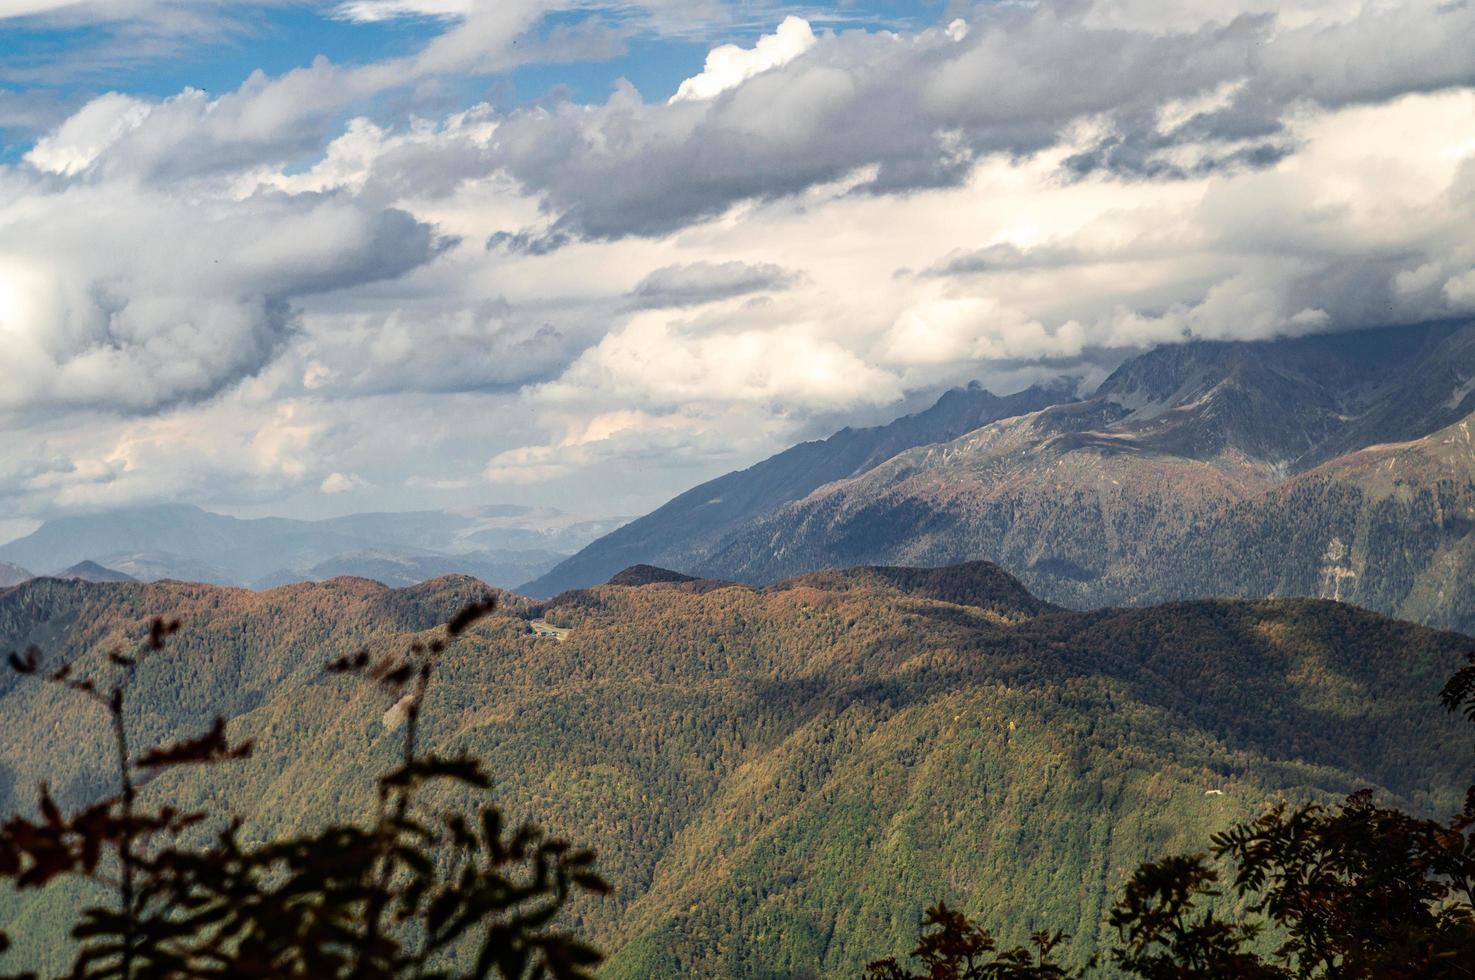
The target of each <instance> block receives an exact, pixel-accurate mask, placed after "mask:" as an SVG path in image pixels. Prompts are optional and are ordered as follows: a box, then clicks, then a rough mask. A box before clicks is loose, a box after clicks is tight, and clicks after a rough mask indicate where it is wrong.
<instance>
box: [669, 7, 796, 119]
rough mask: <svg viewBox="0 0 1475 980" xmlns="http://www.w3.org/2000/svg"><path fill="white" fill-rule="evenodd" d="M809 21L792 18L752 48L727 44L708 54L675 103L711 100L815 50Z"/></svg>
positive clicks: (786, 19) (784, 20)
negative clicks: (810, 50)
mask: <svg viewBox="0 0 1475 980" xmlns="http://www.w3.org/2000/svg"><path fill="white" fill-rule="evenodd" d="M814 41H815V38H814V31H813V30H812V29H811V28H810V26H809V21H807V20H805V19H804V18H802V17H795V16H793V15H792V14H791V15H790V16H788V17H785V18H784V19H783V22H782V23H781V24H779V25H778V29H777V30H776V31H774V32H773V33H772V34H765V35H763V36H762V37H760V38H759V39H758V42H757V43H756V44H754V45H753V46H752V47H751V48H740V47H738V46H737V45H736V44H724V45H722V46H721V47H717V48H713V49H712V50H711V51H709V52H707V61H706V64H705V65H703V66H702V71H701V74H699V75H693V76H692V77H691V78H688V79H686V80H685V81H683V82H682V83H681V84H680V85H679V86H677V88H676V94H675V95H673V96H671V101H672V102H685V101H688V100H696V99H711V98H715V97H717V96H719V95H721V94H722V93H723V92H726V91H727V90H729V89H734V88H737V87H738V86H739V85H741V84H742V83H743V82H745V81H747V80H748V79H750V78H752V77H753V76H754V75H757V74H758V73H759V72H765V71H768V70H769V69H770V68H777V67H778V66H780V65H786V64H788V63H789V62H791V61H793V60H794V59H795V58H797V57H799V56H800V55H801V54H803V53H804V52H806V51H808V50H809V49H810V48H812V47H814Z"/></svg>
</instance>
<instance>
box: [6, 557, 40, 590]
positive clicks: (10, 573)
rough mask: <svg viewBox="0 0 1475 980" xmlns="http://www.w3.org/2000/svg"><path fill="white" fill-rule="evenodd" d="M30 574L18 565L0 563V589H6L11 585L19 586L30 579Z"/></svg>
mask: <svg viewBox="0 0 1475 980" xmlns="http://www.w3.org/2000/svg"><path fill="white" fill-rule="evenodd" d="M32 577H33V576H32V575H31V573H30V572H28V571H26V570H25V569H24V568H21V567H20V566H19V565H12V564H11V563H10V562H8V561H0V589H8V588H10V587H11V586H12V585H20V584H21V583H22V582H24V581H25V580H26V579H28V578H32Z"/></svg>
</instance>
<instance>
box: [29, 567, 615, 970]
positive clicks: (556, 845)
mask: <svg viewBox="0 0 1475 980" xmlns="http://www.w3.org/2000/svg"><path fill="white" fill-rule="evenodd" d="M493 607H494V602H493V599H492V598H491V597H490V596H489V597H487V598H485V599H484V600H482V601H479V602H477V603H475V604H473V605H472V606H469V607H468V608H466V609H464V610H462V611H461V612H460V613H458V614H457V615H456V616H454V617H453V618H452V619H451V620H450V621H449V622H448V623H447V624H446V627H445V630H444V634H443V635H438V636H436V637H435V638H433V639H431V640H429V641H426V642H419V641H417V642H415V643H413V644H412V645H411V646H410V647H409V648H408V649H407V650H404V651H402V652H400V653H396V654H391V655H387V656H383V657H379V658H374V657H371V656H370V654H369V653H368V651H366V650H365V651H361V652H358V653H356V654H352V655H348V656H344V657H340V658H338V659H337V660H334V661H333V662H332V663H330V664H329V665H328V667H327V670H328V672H329V673H332V674H338V675H347V676H352V677H358V678H362V679H363V680H365V681H367V682H369V683H372V684H374V685H375V686H376V687H377V688H378V689H380V690H381V691H382V692H383V693H384V694H385V695H386V696H387V697H388V698H389V699H390V700H391V701H392V703H393V704H394V709H393V710H394V711H396V712H398V713H400V715H401V717H402V726H401V727H402V729H403V751H402V755H401V758H400V760H399V762H398V764H397V765H396V766H394V767H393V768H392V769H391V770H390V771H389V772H387V773H385V774H384V775H383V776H382V777H380V778H379V780H378V787H377V788H378V793H377V804H376V807H375V811H374V813H373V814H372V819H370V820H367V821H366V822H364V823H362V824H360V823H344V824H337V825H333V826H328V827H325V828H323V829H321V830H318V831H316V832H311V833H307V834H303V835H301V836H297V837H289V838H285V839H280V840H274V841H268V842H266V843H264V844H258V843H252V842H250V841H249V840H248V839H247V836H246V832H245V830H244V829H243V826H242V823H241V822H240V821H239V820H238V819H237V820H230V821H228V822H226V823H225V826H224V827H223V828H220V827H217V828H216V829H214V830H210V829H209V825H210V824H211V823H212V822H217V821H219V820H220V818H219V816H218V815H217V814H213V813H205V812H181V811H180V810H179V809H176V808H174V807H171V806H168V805H163V806H160V807H159V808H158V809H156V810H152V811H145V810H142V809H141V808H140V807H139V790H140V789H141V788H142V787H143V785H144V784H145V783H147V782H148V781H150V780H151V779H153V778H155V777H156V776H157V775H158V774H159V773H161V772H163V771H165V770H167V769H169V768H171V767H177V766H184V765H216V764H224V763H227V762H231V761H233V760H240V759H245V758H246V757H248V756H249V755H250V753H251V745H250V743H234V744H233V743H231V742H230V741H229V739H228V738H227V734H226V728H227V724H226V721H225V720H224V719H217V720H216V722H215V723H214V725H212V726H211V728H210V729H209V731H207V732H205V733H204V734H203V735H200V736H198V737H195V738H190V739H185V740H182V741H179V742H177V743H174V744H171V745H164V746H158V747H154V748H150V749H147V750H145V751H143V752H141V753H139V754H137V755H135V754H134V753H133V750H132V748H131V747H130V744H129V740H128V734H129V733H128V725H127V724H126V721H125V712H124V704H125V698H126V694H127V691H128V687H129V683H130V681H131V680H132V679H133V678H134V677H135V675H136V674H137V672H138V671H139V670H141V669H143V668H144V667H145V665H146V663H147V661H148V660H149V659H151V658H152V657H155V656H158V655H161V654H162V653H163V652H164V651H165V648H166V643H167V640H168V638H169V637H170V636H171V635H172V634H174V633H175V632H177V631H178V629H179V623H178V622H177V621H175V622H165V621H163V620H158V619H156V620H154V621H153V623H152V624H151V626H150V628H149V631H148V634H147V636H146V637H145V638H144V640H143V641H142V643H141V644H140V645H139V648H138V650H137V651H136V652H134V653H132V654H125V653H123V652H121V651H114V652H112V653H110V654H108V656H107V658H106V662H105V664H101V665H99V667H100V668H101V669H102V670H103V671H105V672H107V673H108V676H107V678H106V679H103V678H102V677H101V676H97V677H94V676H83V671H82V670H80V669H78V667H77V666H75V665H73V664H62V665H60V666H56V667H51V666H48V665H46V664H45V662H44V657H43V655H42V654H41V652H40V651H38V650H35V649H31V650H28V651H27V652H26V653H25V654H23V655H21V654H11V655H10V656H9V658H8V659H9V663H10V667H11V669H12V670H14V671H15V672H17V673H19V674H21V675H26V676H28V677H30V678H32V679H34V680H37V681H41V682H47V683H52V684H59V685H63V686H65V687H66V688H68V689H70V690H71V691H73V692H75V693H76V694H78V695H79V696H82V697H85V698H88V699H90V700H92V701H94V702H96V703H97V704H98V705H99V706H100V707H102V708H103V709H104V710H105V711H106V714H107V717H108V719H109V722H110V725H111V729H112V732H113V741H114V744H115V747H116V752H117V770H118V779H119V789H118V792H117V793H116V794H115V795H113V796H110V797H108V798H106V799H104V800H101V801H99V802H96V803H94V804H91V805H89V806H86V807H84V808H82V809H80V810H79V811H78V812H76V813H73V814H70V815H67V814H63V813H62V812H61V809H60V808H59V807H58V805H57V804H56V803H55V802H54V800H53V799H52V797H51V795H50V793H49V792H48V791H47V789H46V788H45V787H42V789H41V793H40V801H39V807H38V818H37V819H28V818H25V817H21V816H15V817H12V818H10V820H9V821H8V822H6V823H5V825H4V826H3V828H0V881H4V880H8V881H9V882H10V883H11V884H12V885H13V886H14V887H16V888H18V889H39V888H44V887H46V886H48V885H50V884H52V883H54V882H56V881H58V880H60V879H63V878H66V877H71V876H81V877H84V878H86V879H90V880H91V881H93V882H96V883H98V884H100V885H102V886H104V887H105V888H107V889H108V890H109V891H110V892H111V893H112V894H113V895H114V896H115V897H114V900H113V901H112V902H110V903H104V904H97V905H94V906H92V907H89V908H85V909H82V910H81V911H80V913H79V916H78V919H77V921H76V924H75V926H74V928H73V930H72V936H73V938H74V939H75V941H76V944H77V945H76V955H75V959H74V962H73V966H72V971H71V974H70V975H71V976H72V977H75V978H86V980H104V978H120V980H135V978H176V977H179V978H182V977H202V978H208V977H217V978H226V977H299V978H309V977H311V978H329V977H345V978H346V977H354V978H365V980H372V978H389V977H424V978H452V977H493V976H495V977H501V978H506V980H514V978H515V980H523V978H528V977H552V978H557V980H579V978H587V977H590V976H592V973H591V970H592V969H593V967H594V966H595V965H596V964H597V963H598V962H599V960H600V955H599V953H598V952H596V951H595V950H594V949H592V948H590V947H589V946H587V945H585V944H584V943H582V942H580V941H579V940H578V939H577V938H576V937H575V936H574V935H572V934H571V933H569V932H568V931H566V930H564V929H562V928H560V926H559V924H558V919H559V915H560V912H561V911H562V910H563V909H564V906H565V904H566V902H567V901H568V899H569V898H570V897H571V896H572V895H573V894H574V893H575V892H577V891H584V892H590V893H596V894H602V893H604V892H605V891H607V886H606V885H605V883H604V882H603V881H602V880H601V879H600V878H599V876H598V875H597V874H595V872H594V870H593V863H594V857H593V854H592V853H591V852H589V851H587V850H580V849H576V848H573V847H572V846H570V845H569V844H568V843H567V842H565V841H561V840H556V839H551V838H549V837H547V836H546V835H545V834H544V833H543V832H542V831H541V830H539V829H538V828H536V827H533V826H522V827H519V828H508V827H506V826H504V823H503V818H502V814H501V812H500V811H499V810H498V809H497V808H496V807H495V806H493V805H491V804H490V803H486V802H483V803H481V804H480V805H477V806H474V807H472V808H470V809H467V808H463V807H448V806H439V805H432V804H430V803H428V802H426V800H427V798H428V797H431V796H434V797H436V798H449V797H466V796H467V795H468V794H469V795H472V797H473V798H474V796H475V795H483V796H484V794H485V793H486V792H487V790H488V788H489V786H490V784H491V780H490V777H489V775H488V774H487V773H486V772H485V771H484V770H483V768H482V766H481V764H480V763H479V762H478V761H477V760H476V759H475V758H472V757H468V756H460V757H442V756H438V755H435V754H433V753H428V752H423V751H421V749H420V746H419V741H420V739H419V734H420V725H421V717H420V715H421V709H422V706H423V705H424V703H425V697H426V692H427V690H428V688H429V685H430V682H431V679H432V677H433V674H434V670H435V666H436V663H437V661H438V659H439V657H440V655H441V654H443V653H444V652H445V651H446V649H447V647H448V646H449V645H450V644H452V643H454V642H455V641H456V640H457V639H458V638H459V637H460V636H462V635H463V634H464V633H465V632H466V631H467V630H468V629H470V628H471V627H472V626H474V625H475V623H476V622H477V621H478V620H479V619H481V618H483V617H484V616H486V615H488V614H489V613H490V612H491V611H492V609H493ZM432 784H434V785H435V786H436V787H438V790H437V791H435V792H429V793H427V792H425V791H426V790H427V789H428V788H430V787H432ZM9 945H10V941H9V939H8V938H7V937H5V936H4V935H3V934H0V952H3V951H4V950H5V949H6V948H8V947H9Z"/></svg>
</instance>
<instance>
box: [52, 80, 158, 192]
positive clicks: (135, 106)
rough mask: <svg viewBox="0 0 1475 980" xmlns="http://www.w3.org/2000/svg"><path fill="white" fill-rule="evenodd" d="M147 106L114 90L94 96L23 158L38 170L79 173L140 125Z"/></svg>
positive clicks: (148, 108)
mask: <svg viewBox="0 0 1475 980" xmlns="http://www.w3.org/2000/svg"><path fill="white" fill-rule="evenodd" d="M151 109H152V106H151V105H150V104H149V103H147V102H145V101H143V100H142V99H135V98H132V97H131V96H127V95H123V94H121V93H118V92H109V93H107V94H106V95H101V96H98V97H97V98H95V99H93V100H92V101H91V102H89V103H87V104H86V105H85V106H83V107H82V108H81V110H79V111H78V112H77V113H76V114H75V115H73V116H72V117H70V118H69V119H67V120H66V122H64V123H62V124H61V126H59V127H57V129H56V130H54V131H53V132H51V133H49V134H47V135H46V136H43V137H41V139H39V140H37V141H36V145H35V146H33V147H32V148H31V150H30V152H29V153H27V154H26V155H25V160H26V162H27V163H29V164H31V165H32V166H33V167H35V168H36V169H38V170H45V171H48V172H50V173H54V174H62V175H64V176H71V175H72V174H75V173H79V172H81V171H83V170H85V169H87V168H88V167H89V166H91V164H92V163H93V161H94V160H96V159H97V158H98V157H99V156H101V155H102V153H103V151H104V150H106V149H107V148H108V147H110V146H112V145H113V144H114V143H116V142H117V141H118V140H119V139H121V138H122V137H123V136H124V135H125V134H126V133H128V132H129V131H130V130H134V129H137V128H138V127H139V126H140V125H142V123H143V121H144V119H146V118H148V114H149V112H150V110H151Z"/></svg>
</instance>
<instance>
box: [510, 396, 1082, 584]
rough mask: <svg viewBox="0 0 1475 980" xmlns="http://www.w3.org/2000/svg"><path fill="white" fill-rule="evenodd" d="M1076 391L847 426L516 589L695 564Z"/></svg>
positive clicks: (956, 405)
mask: <svg viewBox="0 0 1475 980" xmlns="http://www.w3.org/2000/svg"><path fill="white" fill-rule="evenodd" d="M1070 392H1071V388H1070V385H1069V384H1068V383H1062V384H1058V385H1054V386H1044V387H1041V386H1035V387H1031V388H1028V389H1026V390H1024V391H1021V392H1017V393H1015V394H1012V395H1007V396H1005V397H1002V398H1001V397H999V396H997V395H994V394H993V393H991V392H988V391H985V390H984V389H982V388H980V387H978V386H977V385H976V384H974V385H969V386H968V387H967V388H955V389H953V390H951V391H948V392H947V393H945V394H944V395H943V396H942V397H941V398H939V399H938V400H937V402H936V404H934V405H933V406H932V407H931V408H928V409H927V410H926V411H922V412H918V413H916V414H915V415H908V416H904V417H902V418H899V419H897V420H895V421H894V422H891V423H889V424H887V425H880V426H874V427H871V428H865V429H849V428H847V429H842V430H840V431H839V432H837V433H835V434H834V435H832V436H830V437H829V438H828V439H824V440H818V441H814V442H805V443H800V444H799V445H797V446H794V447H792V448H791V449H787V450H785V451H784V452H781V453H779V454H778V455H776V456H773V457H770V458H769V459H766V460H764V461H763V462H761V463H757V464H755V465H753V466H750V467H749V468H747V469H745V470H741V471H738V472H735V473H729V474H727V475H726V476H721V477H718V478H717V479H715V480H711V481H708V482H707V483H703V484H701V485H700V486H697V487H694V488H692V489H691V490H688V491H686V492H685V493H683V494H681V495H680V496H678V497H676V498H675V499H673V500H671V501H670V502H669V503H667V504H665V505H664V506H662V507H661V508H659V509H658V510H656V511H654V512H652V513H650V514H647V515H646V516H645V517H642V518H640V519H639V520H635V521H631V522H630V523H629V524H626V525H625V526H623V527H621V528H619V529H618V530H616V531H614V532H612V533H610V534H607V535H605V536H604V537H602V538H599V539H598V540H597V541H595V542H594V543H592V544H590V545H588V546H587V547H585V548H584V549H583V550H581V551H579V552H578V553H577V554H575V555H573V556H572V557H570V558H568V559H566V560H565V561H563V562H562V563H560V564H559V565H558V566H556V567H555V568H554V569H553V570H551V571H550V572H548V573H547V574H546V575H543V576H541V577H540V578H537V579H535V580H533V581H531V582H528V583H527V584H526V585H524V586H522V587H521V589H520V591H523V592H526V593H528V594H529V595H539V596H544V595H555V594H557V593H559V592H563V591H566V590H568V589H576V588H584V587H586V586H590V585H595V584H598V583H600V582H604V581H607V580H608V579H609V577H610V576H611V575H613V574H615V573H616V572H618V571H619V570H620V569H623V568H628V567H630V566H632V565H638V564H651V565H660V566H667V567H672V568H676V569H683V568H691V567H694V566H695V565H697V564H699V563H700V562H701V561H702V560H703V559H704V558H705V557H706V555H707V554H709V553H710V552H711V551H712V550H713V549H714V547H715V546H716V545H717V543H718V542H719V541H720V540H721V539H722V538H723V537H724V536H725V535H726V534H727V533H728V532H730V531H732V530H733V529H734V528H737V527H740V526H742V525H744V524H745V523H747V522H750V521H753V520H755V519H757V518H760V517H762V516H764V515H765V514H769V513H772V512H773V511H774V510H776V509H777V508H779V507H781V506H782V505H784V504H786V503H788V502H789V501H792V500H797V499H799V498H801V497H803V496H805V495H806V494H808V493H810V492H811V491H812V490H814V489H815V488H816V487H819V486H822V485H824V484H826V483H829V482H831V481H834V480H841V479H845V478H847V477H850V476H854V475H855V474H857V473H863V472H865V471H866V470H868V469H870V468H871V467H873V466H875V465H877V464H878V463H880V462H882V461H884V460H886V459H889V458H891V457H892V456H894V455H896V454H897V453H899V452H901V451H903V450H905V449H910V448H911V447H913V446H920V445H926V444H928V443H934V442H945V441H947V440H949V439H952V438H955V437H956V436H960V435H962V434H963V433H965V432H969V431H971V430H973V429H976V428H978V427H979V426H981V425H984V424H986V423H988V422H992V421H994V420H996V419H1002V418H1009V417H1011V416H1014V415H1022V414H1024V413H1026V412H1032V411H1035V410H1037V409H1040V408H1044V407H1045V406H1047V405H1051V404H1054V403H1056V402H1059V401H1065V400H1067V399H1068V398H1069V397H1070Z"/></svg>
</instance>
